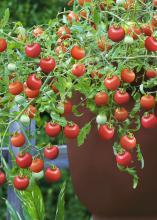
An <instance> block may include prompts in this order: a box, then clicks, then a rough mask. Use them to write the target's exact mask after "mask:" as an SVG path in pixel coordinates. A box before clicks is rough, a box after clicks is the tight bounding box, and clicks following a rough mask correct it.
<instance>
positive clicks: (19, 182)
mask: <svg viewBox="0 0 157 220" xmlns="http://www.w3.org/2000/svg"><path fill="white" fill-rule="evenodd" d="M13 185H14V187H15V189H17V190H25V189H26V188H27V187H28V185H29V178H28V177H27V176H23V177H21V176H15V177H14V180H13Z"/></svg>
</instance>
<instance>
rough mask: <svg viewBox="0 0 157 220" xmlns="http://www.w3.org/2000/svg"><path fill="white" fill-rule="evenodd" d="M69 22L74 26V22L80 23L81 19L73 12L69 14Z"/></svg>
mask: <svg viewBox="0 0 157 220" xmlns="http://www.w3.org/2000/svg"><path fill="white" fill-rule="evenodd" d="M68 21H69V22H70V24H72V22H74V21H75V22H78V21H79V17H78V15H77V14H75V13H74V12H73V11H71V12H70V13H69V14H68Z"/></svg>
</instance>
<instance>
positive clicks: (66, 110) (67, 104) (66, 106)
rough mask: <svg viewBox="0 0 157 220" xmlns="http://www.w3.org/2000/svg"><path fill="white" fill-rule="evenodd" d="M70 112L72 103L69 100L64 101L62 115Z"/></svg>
mask: <svg viewBox="0 0 157 220" xmlns="http://www.w3.org/2000/svg"><path fill="white" fill-rule="evenodd" d="M71 112H72V103H71V101H70V100H67V101H65V103H64V113H63V115H68V114H69V113H71Z"/></svg>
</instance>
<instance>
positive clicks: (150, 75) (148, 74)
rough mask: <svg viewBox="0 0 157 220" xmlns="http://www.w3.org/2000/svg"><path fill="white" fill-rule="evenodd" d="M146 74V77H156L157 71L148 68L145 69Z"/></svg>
mask: <svg viewBox="0 0 157 220" xmlns="http://www.w3.org/2000/svg"><path fill="white" fill-rule="evenodd" d="M146 76H147V78H148V79H150V78H155V77H157V71H156V70H151V69H148V70H147V71H146Z"/></svg>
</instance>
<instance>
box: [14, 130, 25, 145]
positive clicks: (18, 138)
mask: <svg viewBox="0 0 157 220" xmlns="http://www.w3.org/2000/svg"><path fill="white" fill-rule="evenodd" d="M10 141H11V144H12V145H13V146H14V147H22V145H24V144H25V142H26V138H25V136H24V135H23V134H22V133H16V134H14V135H13V136H12V137H11V139H10Z"/></svg>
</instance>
